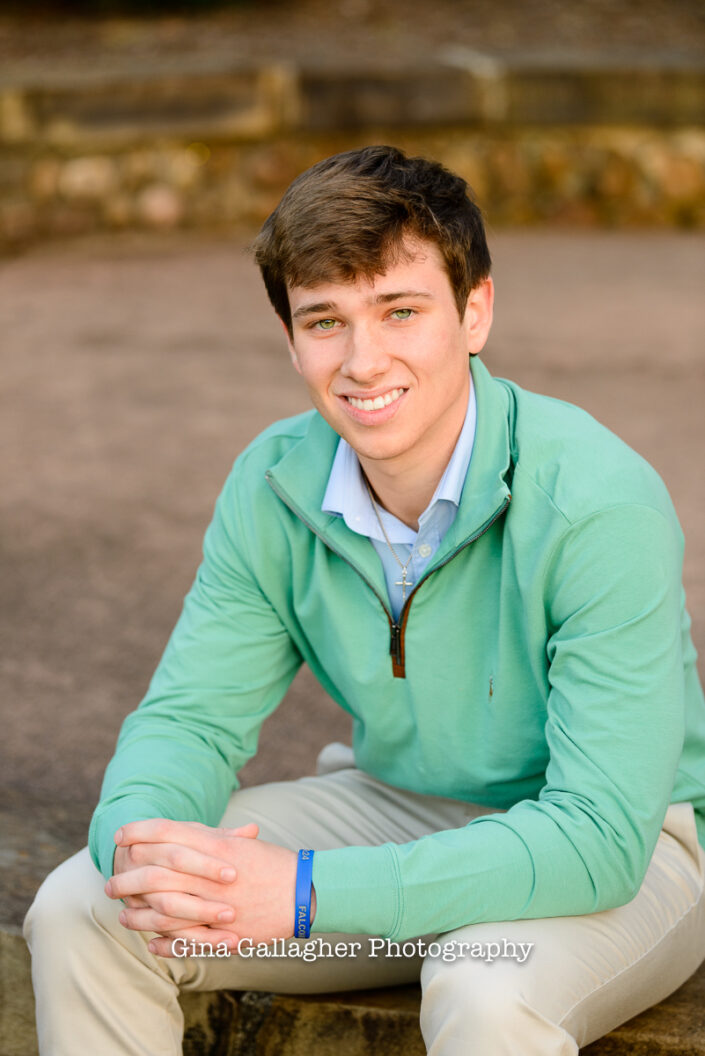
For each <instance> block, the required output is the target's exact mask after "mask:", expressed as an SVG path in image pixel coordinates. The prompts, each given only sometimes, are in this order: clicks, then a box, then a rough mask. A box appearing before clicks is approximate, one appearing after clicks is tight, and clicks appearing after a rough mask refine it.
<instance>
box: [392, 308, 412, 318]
mask: <svg viewBox="0 0 705 1056" xmlns="http://www.w3.org/2000/svg"><path fill="white" fill-rule="evenodd" d="M412 313H413V308H395V309H394V311H393V312H392V315H394V316H396V318H397V319H410V318H411V315H412Z"/></svg>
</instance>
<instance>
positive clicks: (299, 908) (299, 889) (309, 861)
mask: <svg viewBox="0 0 705 1056" xmlns="http://www.w3.org/2000/svg"><path fill="white" fill-rule="evenodd" d="M313 853H314V852H313V851H312V850H310V849H302V850H300V851H299V854H298V858H297V862H296V893H295V899H294V937H295V938H297V939H307V938H308V937H309V935H310V934H311V923H312V920H313V917H312V914H311V909H312V901H313Z"/></svg>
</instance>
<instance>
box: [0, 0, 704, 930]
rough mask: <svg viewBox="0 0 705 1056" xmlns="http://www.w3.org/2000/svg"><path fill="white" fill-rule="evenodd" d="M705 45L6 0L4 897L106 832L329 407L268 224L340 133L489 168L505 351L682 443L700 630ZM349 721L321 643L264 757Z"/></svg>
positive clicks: (638, 10) (684, 29)
mask: <svg viewBox="0 0 705 1056" xmlns="http://www.w3.org/2000/svg"><path fill="white" fill-rule="evenodd" d="M704 45H705V7H704V6H703V3H702V2H695V0H692V2H691V0H668V2H667V0H639V2H636V0H634V2H632V0H583V2H580V3H575V2H563V3H559V2H557V0H528V2H522V0H436V2H435V3H433V4H428V3H426V2H422V0H389V2H386V3H382V4H375V3H372V2H370V0H327V2H324V0H299V2H291V3H285V2H283V0H282V2H274V0H261V2H259V3H255V2H245V0H241V2H239V3H231V4H217V3H215V2H212V3H207V2H205V0H204V2H200V3H199V2H196V0H193V2H191V3H185V2H183V3H169V2H167V0H159V2H157V0H152V2H150V3H145V2H144V0H139V2H137V0H134V2H129V3H128V2H125V0H84V2H75V3H50V2H46V3H39V2H32V0H23V2H22V3H20V2H19V0H18V2H17V3H8V2H7V0H5V2H4V3H2V4H0V357H1V365H0V444H1V447H2V471H3V476H2V480H3V483H2V489H1V490H0V548H1V549H0V577H1V590H0V644H1V651H0V679H1V685H0V694H1V696H0V708H1V714H0V753H2V765H1V766H0V826H1V833H0V834H1V836H2V850H0V856H1V857H0V860H1V861H2V862H3V864H5V865H6V866H7V867H8V868H7V869H6V870H4V872H3V876H2V881H0V882H1V883H2V885H3V886H2V888H1V889H0V917H3V919H7V920H10V921H11V922H15V923H16V922H18V921H19V919H20V917H21V913H22V911H23V909H24V908H25V907H26V905H27V904H28V901H29V898H30V897H31V894H32V892H33V891H34V890H35V888H36V886H37V883H38V882H39V879H41V876H42V875H43V874H44V873H45V872H46V871H47V870H48V869H49V868H50V867H51V866H52V865H53V864H55V863H57V862H58V861H59V860H60V859H61V858H62V857H63V856H65V855H66V854H67V853H69V852H70V851H72V850H74V849H76V848H78V847H79V846H81V845H82V844H83V843H84V842H85V834H86V828H87V824H88V821H89V818H90V814H91V811H92V809H93V806H94V804H95V801H96V799H97V797H98V794H99V788H100V780H101V776H102V772H103V769H104V767H105V765H106V763H107V761H108V759H109V757H110V755H111V753H112V750H113V746H114V743H115V738H116V736H117V733H118V730H119V727H120V723H121V721H122V718H123V717H124V715H125V714H126V713H127V712H128V711H130V710H132V709H133V708H134V707H135V706H136V704H137V703H138V702H139V700H140V698H141V696H142V695H143V693H144V691H145V689H146V686H147V683H148V680H149V677H150V675H151V673H152V671H153V670H154V667H155V665H156V663H157V661H158V659H159V655H160V653H161V650H162V649H163V647H164V644H165V642H166V639H167V636H168V633H169V630H170V628H171V627H172V626H173V623H174V622H175V620H176V618H177V616H178V613H179V609H180V605H181V600H182V598H183V595H184V593H185V592H186V591H187V590H188V587H189V585H190V582H191V580H192V577H193V574H194V571H195V568H196V566H197V564H198V560H199V553H200V542H201V538H202V534H203V531H204V529H205V527H206V525H207V523H208V520H209V518H210V513H211V509H212V505H213V502H214V500H215V497H216V495H217V493H218V490H219V488H220V486H221V485H222V482H223V480H224V478H225V476H226V474H227V472H228V469H229V467H230V465H231V463H232V460H233V459H234V458H235V457H236V455H237V454H238V452H239V451H240V450H242V448H243V447H244V446H245V444H246V443H247V442H248V441H249V440H250V439H251V438H252V437H253V436H254V435H255V434H256V433H257V432H258V431H259V430H261V429H262V428H264V426H266V425H267V424H269V423H270V422H271V421H272V420H273V419H275V418H277V417H282V416H285V415H288V414H292V413H296V412H297V411H299V410H303V409H304V408H305V407H306V406H307V399H306V395H305V393H304V392H303V390H302V389H301V388H300V387H299V385H298V381H297V379H296V378H295V377H294V375H293V373H292V372H291V370H290V368H289V365H288V362H287V357H286V350H285V347H284V345H283V341H282V339H281V337H280V330H279V327H278V324H277V322H276V320H275V319H274V318H273V316H272V314H271V310H270V308H269V306H268V304H267V302H266V298H265V296H264V293H263V290H262V289H261V284H260V280H259V277H258V275H257V274H256V271H255V269H254V266H253V264H252V261H251V259H250V256H249V254H248V250H247V245H248V241H249V240H250V239H251V237H252V234H253V233H254V232H255V231H256V230H257V228H258V226H259V224H260V223H261V222H262V220H263V219H264V218H265V216H266V215H267V214H268V213H269V212H270V211H271V209H272V208H274V206H275V205H276V203H277V201H278V199H279V197H280V195H281V193H282V192H283V190H284V189H285V187H286V186H287V184H288V183H289V182H290V181H291V179H293V178H294V177H295V176H296V175H297V174H298V173H299V172H301V171H302V170H303V169H305V168H306V167H308V166H309V165H310V164H312V163H314V162H315V161H317V160H318V159H320V158H322V157H324V156H326V155H328V154H331V153H334V152H336V151H339V150H344V149H349V148H352V147H356V146H360V145H363V144H367V143H375V142H388V143H394V144H396V145H398V146H400V147H402V148H403V149H405V150H407V151H410V152H413V153H422V154H426V155H429V156H432V157H434V158H437V159H438V160H440V161H442V162H444V163H445V164H447V165H449V166H450V167H451V168H453V169H455V170H456V171H457V172H459V173H460V174H461V175H463V176H464V177H465V178H466V179H467V180H468V181H469V182H470V184H471V185H472V187H473V188H474V190H475V193H476V196H477V198H478V200H479V202H480V204H481V206H482V208H483V210H484V212H485V215H486V219H487V224H488V230H489V235H490V245H491V249H492V251H493V256H494V260H495V277H496V281H497V288H498V298H497V312H496V324H495V328H494V330H493V335H492V337H491V340H490V344H489V346H488V350H487V354H486V356H485V361H486V363H487V364H488V366H489V368H490V370H491V371H493V372H494V373H495V374H500V375H501V374H506V375H508V376H511V377H512V378H514V379H515V380H516V381H518V382H519V383H520V384H522V385H525V386H526V387H528V388H533V389H537V390H539V391H544V392H547V393H550V394H553V395H556V396H559V397H561V398H564V399H569V400H571V401H572V402H576V403H580V404H582V405H583V406H585V407H586V408H587V409H588V410H590V411H591V412H592V413H593V414H595V415H596V416H597V417H598V418H600V420H602V421H603V422H605V423H606V424H607V425H608V426H610V427H611V428H612V429H614V430H615V431H616V432H618V433H619V435H621V436H622V437H623V438H624V439H625V440H627V442H629V443H630V444H632V446H634V447H636V448H637V450H639V451H640V452H641V453H642V454H643V455H644V456H645V457H647V458H648V459H649V460H650V461H651V462H652V463H653V464H654V465H655V466H656V467H657V469H659V471H660V472H661V473H662V475H663V476H664V478H665V479H666V482H667V484H668V486H669V488H670V490H671V494H672V495H673V498H674V501H675V503H676V506H677V509H678V510H679V513H680V516H681V520H682V523H683V526H684V530H685V533H686V538H687V541H688V546H687V550H686V587H687V589H688V596H689V602H690V609H691V612H692V614H693V617H694V621H695V632H694V633H695V640H696V644H698V645H700V646H702V645H704V644H705V543H703V541H702V540H703V529H702V525H703V522H704V519H705V489H704V487H703V479H702V470H701V465H700V463H701V455H702V450H703V441H704V439H705V428H704V426H703V413H702V407H703V403H704V402H705V401H704V397H705V385H704V383H703V382H704V374H705V364H704V361H703V337H704V336H705V307H704V304H705V301H704V298H703V288H705V287H704V282H703V280H704V279H705V244H704V241H703V234H702V232H703V227H704V226H705V122H704V116H705V59H704V56H705V47H704ZM302 722H303V724H304V725H305V727H306V729H307V735H306V737H305V738H301V737H300V730H301V728H302ZM347 732H348V731H347V723H346V721H345V718H344V716H342V714H339V713H338V712H337V710H336V709H335V707H334V705H333V704H332V702H330V701H329V700H328V699H327V698H326V697H325V695H324V694H323V693H322V691H321V690H320V688H319V687H318V686H317V685H316V684H315V683H314V682H313V680H312V678H311V676H310V674H308V673H307V672H306V671H303V672H302V673H301V675H300V676H298V677H297V680H296V681H295V683H294V686H293V688H292V691H291V692H290V694H289V696H288V697H287V699H286V701H285V702H284V704H283V705H282V707H281V708H280V709H279V711H278V712H277V713H276V715H275V716H274V717H273V718H272V719H271V720H270V721H269V722H268V723H267V724H266V726H265V730H264V733H263V737H262V745H261V752H260V754H259V755H258V757H257V759H256V760H254V761H253V762H252V763H251V764H248V767H247V768H246V770H245V771H244V774H243V780H244V781H245V782H248V783H252V782H253V781H262V780H269V779H274V778H282V777H294V776H297V775H298V774H302V773H305V772H310V770H311V768H312V766H313V764H314V760H315V755H316V752H317V751H318V749H319V748H320V747H322V745H323V744H325V743H326V742H327V741H328V740H331V739H336V738H338V739H344V738H345V737H346V736H347Z"/></svg>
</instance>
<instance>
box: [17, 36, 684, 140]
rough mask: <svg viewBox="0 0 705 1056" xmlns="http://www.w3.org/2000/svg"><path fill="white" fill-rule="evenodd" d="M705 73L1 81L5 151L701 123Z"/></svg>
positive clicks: (570, 68) (535, 71) (666, 67)
mask: <svg viewBox="0 0 705 1056" xmlns="http://www.w3.org/2000/svg"><path fill="white" fill-rule="evenodd" d="M704 115H705V65H703V66H696V65H689V66H682V67H678V66H674V65H672V64H669V63H664V64H662V65H661V66H659V65H655V66H652V67H640V66H634V67H632V66H628V65H627V66H625V67H624V68H619V67H615V66H614V65H609V66H605V67H604V68H603V67H597V66H594V65H581V64H578V63H572V64H571V63H567V64H565V65H558V64H555V63H554V64H552V65H545V66H542V65H536V64H524V65H522V64H521V63H518V62H515V63H514V64H508V63H506V62H505V63H500V62H499V61H498V60H497V59H496V58H493V57H491V56H486V55H482V54H479V55H478V54H477V53H475V52H470V51H467V50H462V49H457V51H454V52H452V53H451V54H449V58H448V61H447V62H430V63H429V64H428V66H426V67H425V68H423V69H418V68H413V69H409V70H384V69H380V70H378V71H369V70H364V71H355V70H344V71H331V70H325V71H321V70H316V69H299V68H297V67H295V66H294V65H290V64H282V63H280V64H272V65H271V66H262V67H259V68H253V69H242V68H240V69H234V70H231V71H217V72H202V73H188V72H186V71H185V72H183V73H180V72H169V73H161V74H156V73H152V74H151V75H149V74H144V73H142V74H141V75H137V74H135V73H134V72H132V73H129V74H128V72H126V73H125V75H123V76H120V75H118V74H116V73H112V74H110V75H106V76H105V77H103V78H101V77H100V76H99V74H98V73H97V72H96V73H95V75H94V76H93V77H92V78H90V79H86V78H77V79H76V80H75V81H74V82H71V81H67V80H66V79H65V78H64V79H63V80H62V81H61V82H60V83H57V84H53V85H52V83H51V81H50V80H49V81H46V82H37V83H16V84H13V83H12V82H11V81H7V80H6V81H4V82H2V83H0V143H4V144H7V145H19V144H27V145H30V144H31V145H32V146H33V147H35V148H36V147H58V148H69V147H71V146H72V145H75V144H76V143H79V142H81V141H82V140H84V139H85V138H87V137H90V138H91V139H92V140H93V141H94V142H95V143H96V144H98V145H99V146H100V147H101V148H102V149H107V148H110V147H113V148H115V147H123V146H125V145H126V144H131V143H139V142H144V141H145V140H147V141H148V140H151V139H153V138H154V137H155V136H162V137H172V138H174V137H176V138H183V137H187V138H188V137H199V136H200V137H203V136H208V137H211V138H220V139H226V140H229V141H239V142H249V141H259V140H262V139H266V138H268V137H271V136H273V135H278V134H283V133H290V132H299V133H319V132H337V131H340V130H356V129H361V128H367V127H378V126H384V127H386V128H389V129H398V128H408V127H425V126H429V125H434V126H443V125H454V126H458V125H461V126H481V127H482V126H490V127H505V126H514V125H531V126H539V127H541V126H551V125H608V126H609V125H623V124H637V125H650V126H654V125H656V126H663V127H669V128H677V127H684V126H690V125H693V126H700V125H702V124H703V116H704Z"/></svg>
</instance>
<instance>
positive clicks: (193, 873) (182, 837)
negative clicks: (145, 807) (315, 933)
mask: <svg viewBox="0 0 705 1056" xmlns="http://www.w3.org/2000/svg"><path fill="white" fill-rule="evenodd" d="M258 834H259V830H258V828H257V825H255V824H250V825H245V826H243V827H241V828H239V829H214V828H211V827H210V826H208V825H201V824H199V823H197V822H188V821H169V820H168V819H166V818H152V819H150V820H148V821H134V822H131V823H130V824H129V825H123V827H122V828H121V829H118V831H117V832H116V833H115V843H116V845H117V847H116V851H115V858H114V865H113V876H112V877H111V879H110V880H108V882H107V883H106V885H105V892H106V894H107V895H108V897H109V898H114V899H123V901H124V903H125V906H124V908H123V910H122V911H121V913H120V923H121V924H122V925H123V926H124V927H126V928H131V929H133V930H135V931H153V932H156V933H157V937H156V938H154V939H152V940H151V941H150V943H149V948H150V950H151V951H152V953H156V954H158V955H159V956H160V957H173V956H174V954H173V952H172V942H173V941H174V939H176V938H183V939H186V940H187V941H189V942H190V941H191V940H193V941H195V942H197V943H200V942H209V943H211V944H212V945H213V946H216V945H217V944H219V943H225V944H226V945H227V946H228V948H229V949H232V950H236V949H237V947H238V944H239V942H240V941H242V940H243V939H244V940H246V941H248V942H252V943H253V944H257V943H262V942H265V943H269V942H273V941H274V940H275V939H280V938H283V939H288V938H291V937H292V936H293V934H294V898H295V887H296V865H297V856H296V854H295V853H294V851H289V850H287V849H286V848H284V847H279V846H277V845H276V844H273V843H267V842H265V841H264V840H260V839H258V838H257V837H258ZM313 898H315V896H313ZM313 898H312V905H311V919H313V914H314V905H315V903H314V900H313Z"/></svg>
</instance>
